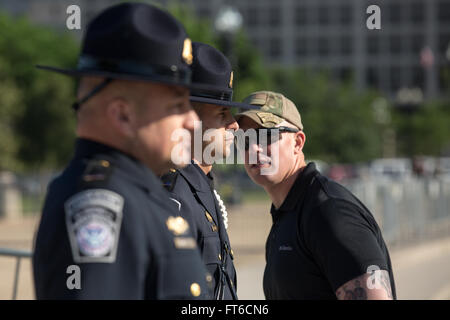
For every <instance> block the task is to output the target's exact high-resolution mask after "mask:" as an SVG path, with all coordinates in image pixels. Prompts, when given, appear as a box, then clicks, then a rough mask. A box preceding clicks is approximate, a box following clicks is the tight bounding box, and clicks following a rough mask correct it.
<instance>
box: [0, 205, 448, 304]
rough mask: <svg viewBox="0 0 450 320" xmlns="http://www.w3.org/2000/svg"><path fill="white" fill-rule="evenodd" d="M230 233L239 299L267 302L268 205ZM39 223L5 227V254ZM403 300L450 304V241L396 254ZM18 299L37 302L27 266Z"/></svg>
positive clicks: (0, 268) (247, 212)
mask: <svg viewBox="0 0 450 320" xmlns="http://www.w3.org/2000/svg"><path fill="white" fill-rule="evenodd" d="M228 211H229V233H230V238H231V243H232V245H233V248H234V252H235V263H236V268H237V271H238V294H239V297H240V299H264V295H263V291H262V275H263V271H264V264H265V260H264V243H265V239H266V236H267V233H268V231H269V229H270V225H271V217H270V214H269V203H267V202H261V203H257V204H251V205H244V206H240V207H239V208H229V210H228ZM37 222H38V221H37V219H33V218H27V219H23V220H19V221H4V220H3V221H0V248H4V247H8V248H17V249H26V250H31V248H32V241H33V236H34V231H35V229H36V227H37ZM391 258H392V263H393V266H394V273H395V277H396V284H397V291H398V298H399V299H450V235H448V237H444V238H441V239H438V240H434V241H431V242H427V243H423V244H420V245H415V246H411V247H409V248H407V249H397V250H391ZM14 269H15V260H14V259H12V258H6V257H0V299H10V298H11V295H12V285H13V276H14ZM20 271H21V272H20V279H19V290H18V298H19V299H34V292H33V287H32V276H31V274H32V273H31V264H30V261H29V259H24V260H22V263H21V268H20Z"/></svg>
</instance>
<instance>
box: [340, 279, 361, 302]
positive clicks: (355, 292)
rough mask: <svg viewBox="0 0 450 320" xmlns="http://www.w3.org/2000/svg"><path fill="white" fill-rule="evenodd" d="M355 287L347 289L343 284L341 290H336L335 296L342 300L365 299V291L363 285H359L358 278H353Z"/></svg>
mask: <svg viewBox="0 0 450 320" xmlns="http://www.w3.org/2000/svg"><path fill="white" fill-rule="evenodd" d="M354 285H355V287H354V288H353V289H347V286H343V287H342V290H338V292H337V297H338V298H339V299H343V300H367V292H366V289H365V288H364V287H361V283H360V281H359V280H355V282H354Z"/></svg>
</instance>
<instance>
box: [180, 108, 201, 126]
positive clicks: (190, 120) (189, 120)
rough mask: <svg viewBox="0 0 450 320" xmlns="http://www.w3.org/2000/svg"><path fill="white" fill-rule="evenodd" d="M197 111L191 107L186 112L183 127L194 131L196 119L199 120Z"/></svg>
mask: <svg viewBox="0 0 450 320" xmlns="http://www.w3.org/2000/svg"><path fill="white" fill-rule="evenodd" d="M199 120H200V119H199V118H198V115H197V113H196V112H195V111H194V110H193V109H191V110H189V111H188V112H186V114H185V119H184V125H183V127H184V128H185V129H187V130H190V131H194V121H199Z"/></svg>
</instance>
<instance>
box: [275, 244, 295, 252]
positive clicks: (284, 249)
mask: <svg viewBox="0 0 450 320" xmlns="http://www.w3.org/2000/svg"><path fill="white" fill-rule="evenodd" d="M292 250H293V249H292V247H291V246H288V245H281V246H280V247H279V248H278V251H292Z"/></svg>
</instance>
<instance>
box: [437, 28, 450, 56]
mask: <svg viewBox="0 0 450 320" xmlns="http://www.w3.org/2000/svg"><path fill="white" fill-rule="evenodd" d="M438 43H439V53H440V54H441V55H442V56H443V57H445V52H446V51H447V48H448V47H449V45H450V33H441V34H439V40H438Z"/></svg>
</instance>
